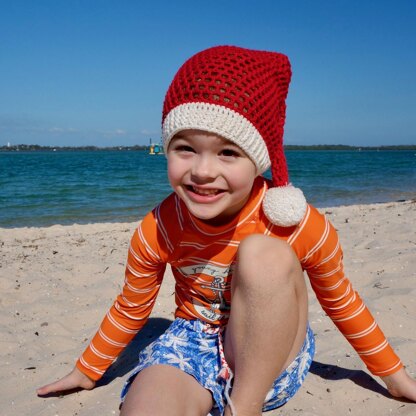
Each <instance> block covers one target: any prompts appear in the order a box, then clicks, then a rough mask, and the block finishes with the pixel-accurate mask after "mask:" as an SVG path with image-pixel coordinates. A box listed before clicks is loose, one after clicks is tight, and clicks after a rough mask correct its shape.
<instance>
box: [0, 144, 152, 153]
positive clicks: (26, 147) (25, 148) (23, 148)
mask: <svg viewBox="0 0 416 416" xmlns="http://www.w3.org/2000/svg"><path fill="white" fill-rule="evenodd" d="M147 148H148V146H139V145H136V146H113V147H98V146H40V145H38V144H16V145H13V146H1V147H0V152H58V151H59V152H71V151H108V150H146V149H147Z"/></svg>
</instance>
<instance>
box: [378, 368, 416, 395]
mask: <svg viewBox="0 0 416 416" xmlns="http://www.w3.org/2000/svg"><path fill="white" fill-rule="evenodd" d="M381 379H382V380H383V381H384V383H386V386H387V390H388V391H389V393H390V394H391V395H392V396H394V397H403V398H406V399H408V400H412V401H413V402H416V380H414V379H413V378H411V377H410V376H409V375H408V374H407V372H406V370H405V369H404V368H402V369H401V370H399V371H397V373H394V374H391V375H389V376H385V377H381Z"/></svg>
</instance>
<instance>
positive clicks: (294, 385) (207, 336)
mask: <svg viewBox="0 0 416 416" xmlns="http://www.w3.org/2000/svg"><path fill="white" fill-rule="evenodd" d="M213 328H214V330H213ZM215 328H219V327H213V326H211V325H209V324H206V323H204V322H202V321H199V320H191V321H189V320H185V319H182V318H177V319H175V321H174V322H173V323H172V324H171V325H170V327H169V328H168V329H167V330H166V332H165V333H164V334H162V335H161V336H160V337H159V338H158V339H156V340H155V341H153V342H152V343H151V344H149V345H148V346H147V347H146V348H145V349H143V350H142V351H141V352H140V353H139V356H138V365H137V366H136V367H135V368H134V370H133V371H132V373H131V375H130V376H129V378H128V380H127V381H126V383H125V385H124V387H123V390H122V392H121V400H122V401H124V398H125V396H126V394H127V391H128V390H129V387H130V385H131V383H132V382H133V380H134V378H135V377H136V375H137V374H138V373H139V372H140V371H141V370H143V369H145V368H147V367H150V366H152V365H157V364H164V365H171V366H173V367H176V368H179V369H180V370H182V371H184V372H185V373H187V374H189V375H191V376H193V377H194V378H195V379H196V380H197V381H198V383H199V384H200V385H201V386H203V387H204V388H206V389H207V390H209V391H210V392H211V393H212V396H213V399H214V407H213V409H215V408H216V409H217V411H219V413H220V414H222V413H223V412H224V408H225V406H226V405H227V397H229V391H227V390H228V388H229V387H230V383H227V380H226V379H224V376H223V374H224V373H228V371H225V372H224V370H225V368H224V365H225V366H226V367H228V366H227V364H226V363H225V359H224V355H223V345H222V335H221V330H215ZM314 353H315V340H314V336H313V332H312V330H311V328H310V326H309V325H308V327H307V331H306V337H305V342H304V343H303V345H302V348H301V350H300V351H299V354H298V355H297V357H296V358H295V360H294V361H293V362H292V363H291V364H290V365H289V367H287V368H286V370H285V371H283V373H281V374H280V375H279V377H278V378H277V379H276V380H275V382H274V383H273V386H272V388H271V389H270V391H269V392H268V394H267V396H266V399H265V402H264V406H263V411H264V412H265V411H268V410H272V409H275V408H277V407H280V406H282V405H284V404H285V403H286V402H287V401H288V400H289V399H290V398H291V397H293V396H294V394H295V393H296V392H297V391H298V390H299V388H300V386H301V384H302V382H303V380H304V379H305V377H306V374H307V373H308V371H309V367H310V366H311V363H312V359H313V356H314Z"/></svg>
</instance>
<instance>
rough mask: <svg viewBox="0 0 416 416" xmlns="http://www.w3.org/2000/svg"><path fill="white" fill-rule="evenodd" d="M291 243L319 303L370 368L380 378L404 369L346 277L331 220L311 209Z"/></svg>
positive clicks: (290, 240)
mask: <svg viewBox="0 0 416 416" xmlns="http://www.w3.org/2000/svg"><path fill="white" fill-rule="evenodd" d="M288 242H289V243H290V244H291V245H292V247H293V248H294V250H295V252H296V253H297V255H298V257H299V259H300V262H301V264H302V266H303V268H304V269H305V270H306V272H307V274H308V276H309V278H310V282H311V286H312V288H313V290H314V291H315V293H316V296H317V298H318V301H319V302H320V304H321V306H322V308H323V309H324V311H325V312H326V313H327V315H328V316H329V317H330V318H331V319H332V321H333V322H334V324H335V325H336V326H337V327H338V329H339V330H340V331H341V333H342V334H343V335H344V336H345V338H346V339H347V340H348V342H349V343H350V344H351V345H352V347H353V348H354V349H355V350H356V351H357V353H358V354H359V356H360V357H361V359H362V360H363V361H364V363H365V364H366V365H367V367H368V369H369V370H370V371H371V372H372V373H373V374H374V375H378V376H385V375H389V374H392V373H394V372H395V371H397V370H398V369H399V368H401V367H402V364H401V362H400V359H399V357H398V356H397V355H396V354H395V353H394V351H393V349H392V348H391V346H390V345H389V344H388V342H387V340H386V338H385V336H384V334H383V332H382V331H381V330H380V328H379V326H378V325H377V323H376V321H375V320H374V318H373V316H372V315H371V313H370V311H369V310H368V308H367V307H366V305H365V304H364V302H363V300H362V299H361V298H360V296H359V294H358V293H357V292H356V291H355V290H354V289H353V287H352V284H351V282H350V280H349V279H347V277H346V276H345V274H344V267H343V253H342V249H341V246H340V243H339V239H338V235H337V232H336V230H335V229H334V227H333V226H332V225H331V224H330V222H329V221H328V219H327V218H326V217H324V216H323V215H321V214H320V213H318V211H317V210H316V209H315V208H313V207H308V211H307V214H306V217H305V219H304V220H303V221H302V223H301V224H300V225H299V227H298V229H297V230H296V231H295V232H294V233H293V234H292V235H291V236H290V237H289V239H288Z"/></svg>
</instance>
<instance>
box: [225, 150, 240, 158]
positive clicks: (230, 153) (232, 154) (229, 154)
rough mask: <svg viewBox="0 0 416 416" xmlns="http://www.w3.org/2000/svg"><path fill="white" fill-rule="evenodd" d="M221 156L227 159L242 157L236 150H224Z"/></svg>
mask: <svg viewBox="0 0 416 416" xmlns="http://www.w3.org/2000/svg"><path fill="white" fill-rule="evenodd" d="M221 156H226V157H238V156H240V153H239V152H237V151H236V150H234V149H222V150H221Z"/></svg>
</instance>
